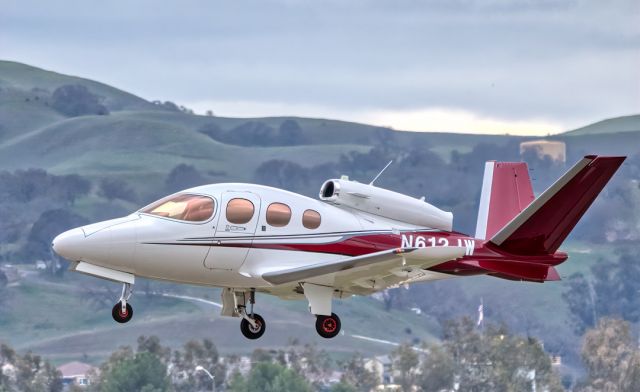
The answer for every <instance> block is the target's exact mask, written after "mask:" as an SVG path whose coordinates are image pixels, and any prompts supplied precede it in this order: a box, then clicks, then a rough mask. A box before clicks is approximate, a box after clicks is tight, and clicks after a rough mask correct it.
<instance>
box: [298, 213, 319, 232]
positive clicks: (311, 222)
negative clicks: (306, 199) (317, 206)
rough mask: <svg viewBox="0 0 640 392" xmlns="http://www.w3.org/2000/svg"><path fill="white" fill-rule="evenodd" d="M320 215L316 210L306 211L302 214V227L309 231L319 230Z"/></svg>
mask: <svg viewBox="0 0 640 392" xmlns="http://www.w3.org/2000/svg"><path fill="white" fill-rule="evenodd" d="M320 221H321V219H320V213H319V212H318V211H314V210H306V211H305V212H304V213H303V214H302V226H304V227H306V228H307V229H317V228H318V227H320Z"/></svg>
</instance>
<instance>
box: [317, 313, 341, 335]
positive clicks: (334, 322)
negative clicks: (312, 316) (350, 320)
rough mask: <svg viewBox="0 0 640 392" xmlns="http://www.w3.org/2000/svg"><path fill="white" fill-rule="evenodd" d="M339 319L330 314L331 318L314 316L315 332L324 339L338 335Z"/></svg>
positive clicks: (335, 315)
mask: <svg viewBox="0 0 640 392" xmlns="http://www.w3.org/2000/svg"><path fill="white" fill-rule="evenodd" d="M340 326H341V324H340V317H338V315H337V314H335V313H331V316H322V315H317V316H316V331H317V332H318V335H320V336H322V337H323V338H325V339H331V338H333V337H336V336H337V335H338V334H339V333H340Z"/></svg>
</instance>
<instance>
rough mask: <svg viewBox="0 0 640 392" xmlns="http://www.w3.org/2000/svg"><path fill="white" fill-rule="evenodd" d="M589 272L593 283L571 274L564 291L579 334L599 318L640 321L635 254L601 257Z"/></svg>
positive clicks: (639, 285) (639, 273)
mask: <svg viewBox="0 0 640 392" xmlns="http://www.w3.org/2000/svg"><path fill="white" fill-rule="evenodd" d="M590 275H591V276H592V277H593V278H592V279H593V282H592V283H591V282H590V281H589V280H588V279H587V278H586V277H585V276H584V275H583V274H580V273H577V274H574V275H572V276H571V277H570V278H569V286H568V288H567V290H566V291H565V292H564V293H563V294H562V298H563V299H564V300H565V302H566V303H567V305H568V307H569V310H570V312H571V320H572V323H573V326H574V330H575V332H576V333H578V334H580V333H582V332H584V330H586V329H587V328H590V327H593V326H595V325H596V322H597V318H598V317H621V318H623V319H625V320H628V321H631V322H638V321H640V297H639V296H638V295H637V293H638V291H640V263H638V262H637V258H636V257H635V256H634V255H633V254H631V253H627V252H622V253H620V254H619V255H618V258H617V260H615V261H613V262H607V261H605V260H602V259H601V260H599V261H598V263H596V264H594V265H593V266H592V267H591V274H590Z"/></svg>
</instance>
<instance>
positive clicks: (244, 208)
mask: <svg viewBox="0 0 640 392" xmlns="http://www.w3.org/2000/svg"><path fill="white" fill-rule="evenodd" d="M254 211H255V207H254V206H253V203H252V202H250V201H249V200H247V199H242V198H237V199H231V200H229V203H228V204H227V221H229V223H235V224H236V225H243V224H245V223H248V222H249V221H250V220H251V218H253V213H254Z"/></svg>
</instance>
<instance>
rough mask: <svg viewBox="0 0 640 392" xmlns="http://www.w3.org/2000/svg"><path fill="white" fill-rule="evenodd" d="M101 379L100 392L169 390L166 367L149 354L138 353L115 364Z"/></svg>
mask: <svg viewBox="0 0 640 392" xmlns="http://www.w3.org/2000/svg"><path fill="white" fill-rule="evenodd" d="M101 378H102V386H101V391H102V392H119V391H148V392H151V391H153V392H161V391H169V390H171V384H170V383H169V377H168V376H167V366H166V365H165V364H163V363H162V361H161V360H160V358H158V357H157V356H156V355H154V354H152V353H150V352H140V353H137V354H135V355H134V356H133V358H126V359H124V360H121V361H119V362H117V363H116V364H115V365H114V366H113V367H112V368H111V369H110V371H109V373H107V374H105V375H103V376H102V377H101Z"/></svg>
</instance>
